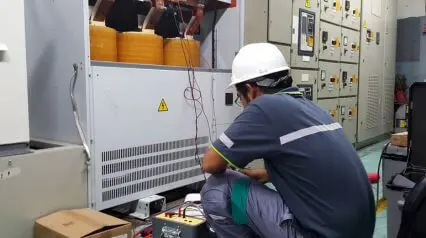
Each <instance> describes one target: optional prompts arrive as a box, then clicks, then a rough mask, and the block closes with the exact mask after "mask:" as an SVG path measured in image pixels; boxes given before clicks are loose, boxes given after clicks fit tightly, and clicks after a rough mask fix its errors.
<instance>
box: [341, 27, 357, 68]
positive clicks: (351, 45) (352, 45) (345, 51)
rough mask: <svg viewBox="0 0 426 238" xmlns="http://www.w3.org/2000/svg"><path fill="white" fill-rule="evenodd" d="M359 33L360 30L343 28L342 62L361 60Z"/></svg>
mask: <svg viewBox="0 0 426 238" xmlns="http://www.w3.org/2000/svg"><path fill="white" fill-rule="evenodd" d="M359 35H360V33H359V32H358V31H354V30H350V29H346V28H342V48H341V49H342V54H341V61H342V62H352V63H358V62H359Z"/></svg>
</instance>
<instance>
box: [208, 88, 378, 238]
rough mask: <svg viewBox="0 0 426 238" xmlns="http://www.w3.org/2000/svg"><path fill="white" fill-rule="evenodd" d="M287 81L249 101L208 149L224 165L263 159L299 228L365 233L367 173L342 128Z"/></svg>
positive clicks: (370, 209)
mask: <svg viewBox="0 0 426 238" xmlns="http://www.w3.org/2000/svg"><path fill="white" fill-rule="evenodd" d="M297 91H298V88H296V87H292V88H288V89H285V90H283V91H281V92H280V93H278V94H275V95H263V96H261V97H259V98H257V99H255V100H254V101H252V102H251V103H250V104H249V105H248V106H247V107H246V108H245V109H244V111H243V112H242V113H241V114H240V115H239V116H238V117H237V118H236V119H235V121H234V123H233V124H232V125H231V126H230V127H229V128H228V129H227V130H226V131H225V132H224V133H223V134H222V135H221V136H220V137H219V139H218V140H217V141H215V142H214V143H213V145H212V148H213V149H214V150H216V152H218V153H219V154H220V155H221V157H222V158H224V159H225V160H226V161H227V162H228V163H229V164H230V165H233V166H236V167H238V168H243V167H245V166H246V165H247V164H248V163H250V162H251V161H253V160H255V159H258V158H263V159H264V160H265V166H266V169H267V171H268V174H269V177H270V180H271V182H272V183H273V184H274V185H275V187H276V188H277V191H278V192H279V194H280V195H281V197H282V198H283V200H284V202H285V203H286V204H287V205H288V207H289V208H290V210H291V212H292V213H293V215H294V217H295V218H296V219H297V221H298V222H299V223H300V224H301V225H302V226H303V228H304V229H307V230H311V231H315V232H316V233H317V234H318V235H319V236H321V237H342V238H352V237H353V238H369V237H372V234H373V232H374V226H375V203H374V196H373V192H372V188H371V184H370V182H369V180H368V177H367V173H366V171H365V169H364V167H363V165H362V163H361V160H360V159H359V157H358V155H357V153H356V151H355V150H354V148H353V146H352V144H351V143H350V141H349V140H348V139H347V137H346V136H345V134H344V132H343V129H342V128H341V126H340V125H339V124H338V123H337V122H335V121H334V120H333V119H332V117H331V116H330V115H329V113H328V112H326V111H324V110H322V109H321V108H320V107H318V106H317V105H316V104H314V103H313V102H311V101H310V100H307V99H305V98H304V97H302V96H294V95H289V94H286V93H292V92H293V93H294V92H297Z"/></svg>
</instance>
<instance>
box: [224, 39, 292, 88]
mask: <svg viewBox="0 0 426 238" xmlns="http://www.w3.org/2000/svg"><path fill="white" fill-rule="evenodd" d="M286 70H290V67H288V64H287V61H286V60H285V58H284V56H283V54H282V53H281V51H280V50H279V49H278V48H277V47H276V46H275V45H273V44H270V43H253V44H248V45H246V46H244V47H242V48H241V49H240V51H239V52H238V54H237V55H236V56H235V58H234V61H233V62H232V77H231V83H230V84H229V85H228V87H231V86H234V85H236V84H238V83H242V82H245V81H248V80H251V79H255V78H258V77H261V76H265V75H268V74H272V73H277V72H281V71H286Z"/></svg>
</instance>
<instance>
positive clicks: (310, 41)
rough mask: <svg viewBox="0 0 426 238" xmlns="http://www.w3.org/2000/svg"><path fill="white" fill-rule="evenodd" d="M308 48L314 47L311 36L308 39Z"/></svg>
mask: <svg viewBox="0 0 426 238" xmlns="http://www.w3.org/2000/svg"><path fill="white" fill-rule="evenodd" d="M308 46H309V47H314V37H313V36H309V37H308Z"/></svg>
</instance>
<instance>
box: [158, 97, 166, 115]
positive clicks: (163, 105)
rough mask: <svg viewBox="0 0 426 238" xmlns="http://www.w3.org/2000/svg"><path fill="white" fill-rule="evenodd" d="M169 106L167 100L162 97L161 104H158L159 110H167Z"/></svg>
mask: <svg viewBox="0 0 426 238" xmlns="http://www.w3.org/2000/svg"><path fill="white" fill-rule="evenodd" d="M167 111H169V108H168V107H167V104H166V101H165V100H164V98H163V99H161V102H160V105H159V106H158V112H167Z"/></svg>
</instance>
